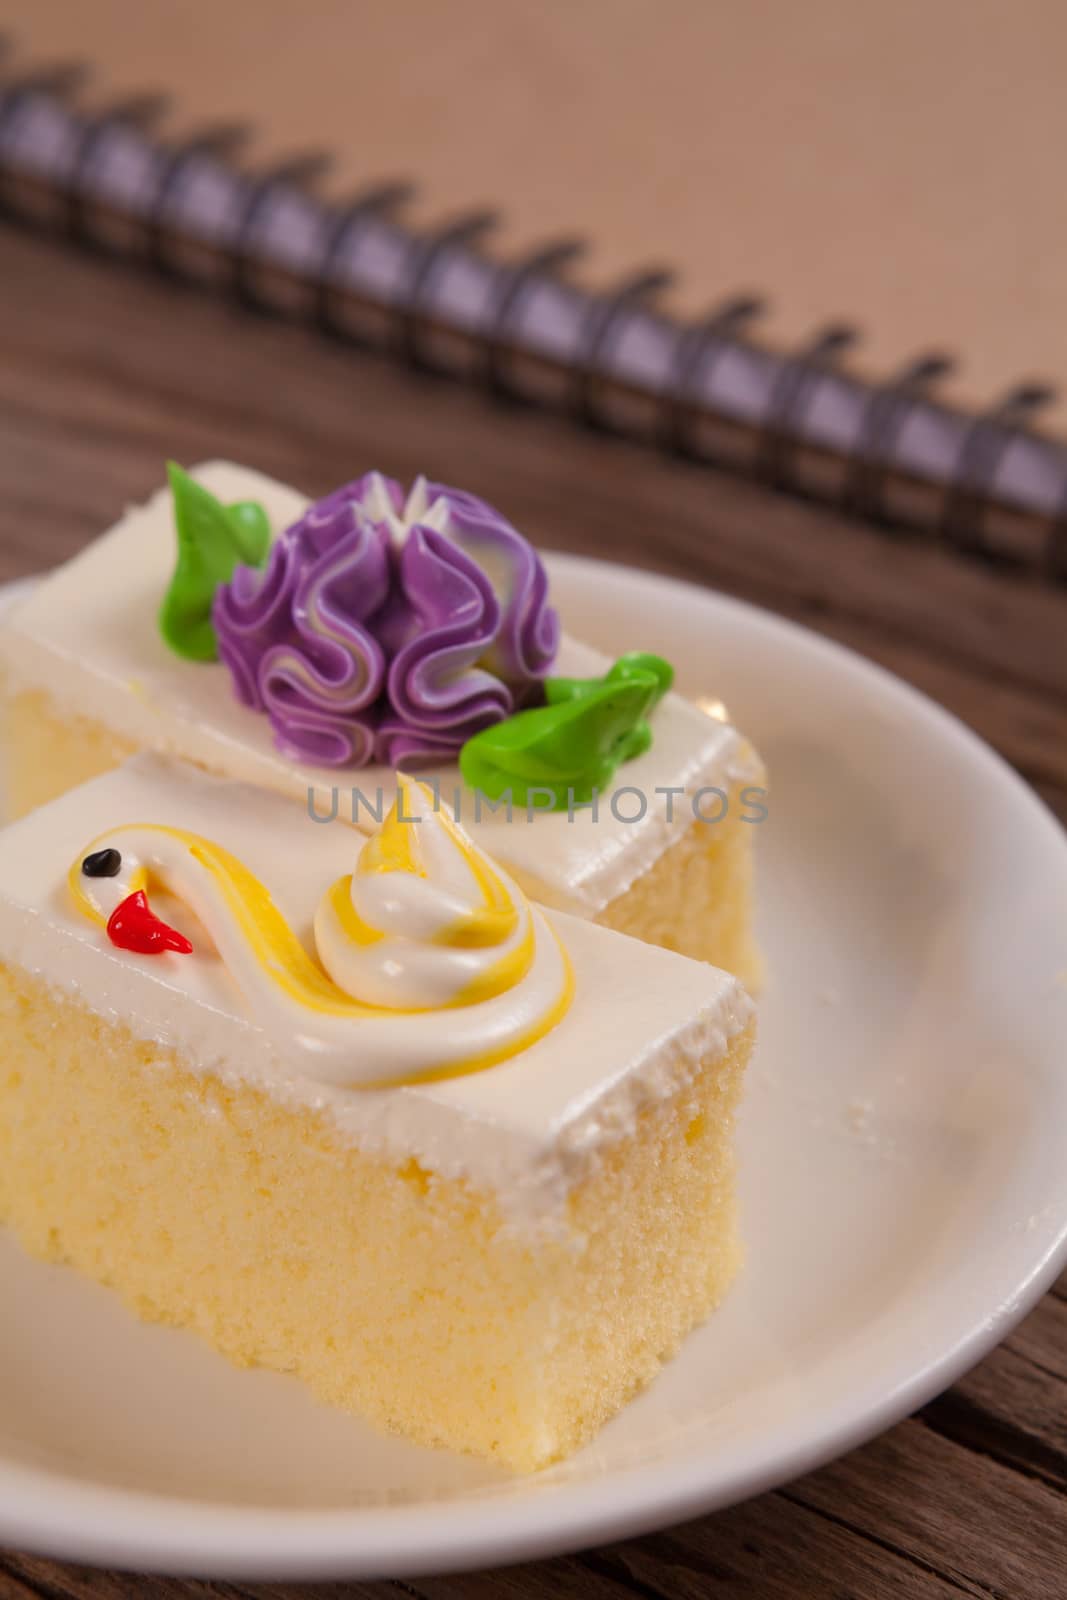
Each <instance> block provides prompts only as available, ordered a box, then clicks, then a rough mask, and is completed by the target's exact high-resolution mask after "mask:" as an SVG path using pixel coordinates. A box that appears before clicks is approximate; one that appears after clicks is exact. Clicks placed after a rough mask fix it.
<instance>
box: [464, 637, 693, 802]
mask: <svg viewBox="0 0 1067 1600" xmlns="http://www.w3.org/2000/svg"><path fill="white" fill-rule="evenodd" d="M673 682H674V669H673V668H672V667H671V666H670V665H669V663H668V662H666V661H664V660H663V658H662V656H653V655H647V654H645V653H643V652H641V651H637V650H635V651H631V652H630V654H628V655H625V656H620V657H619V659H618V661H616V662H615V664H614V666H613V667H612V668H611V669H610V670H609V671H608V672H607V673H605V675H604V677H602V678H546V680H545V701H546V704H545V705H543V706H537V707H536V708H535V709H533V710H531V711H519V712H517V713H516V715H515V716H513V717H509V718H508V719H507V720H506V721H505V722H498V723H496V724H494V726H493V727H491V728H483V730H482V732H481V733H476V734H475V735H474V737H473V738H471V739H468V740H467V742H466V744H465V745H464V746H463V749H462V750H461V751H460V755H459V769H460V772H461V773H462V774H463V781H464V782H465V783H466V784H467V786H468V787H469V788H471V789H475V790H477V791H478V792H480V793H481V794H484V795H485V796H486V797H487V798H488V799H490V800H500V799H502V798H503V797H504V796H505V795H506V794H507V793H508V792H509V791H510V794H511V798H512V800H514V801H516V802H518V803H519V804H521V805H526V804H528V803H530V801H531V796H532V799H533V801H534V803H535V804H539V803H541V802H542V800H543V799H544V798H546V797H547V795H548V794H551V796H552V804H551V807H549V806H547V805H545V806H544V809H546V810H548V809H551V810H553V811H564V810H566V809H567V807H568V805H569V804H570V805H589V804H590V803H591V801H592V798H593V791H594V789H596V790H603V789H604V788H606V787H607V785H608V784H609V783H610V781H611V779H612V778H613V777H614V774H615V769H616V768H617V767H618V766H619V765H620V763H622V762H623V761H631V760H632V759H633V758H634V756H639V755H642V754H643V753H644V752H645V751H646V750H647V749H649V747H650V746H651V744H652V728H651V726H650V725H649V722H648V717H649V716H650V715H651V713H652V711H653V710H654V709H655V707H656V706H657V705H658V704H659V702H660V700H661V699H662V698H663V696H664V695H665V694H666V692H667V690H668V689H669V688H670V686H671V684H672V683H673ZM533 791H538V792H537V793H536V794H533V793H532V792H533Z"/></svg>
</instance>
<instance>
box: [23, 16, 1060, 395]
mask: <svg viewBox="0 0 1067 1600" xmlns="http://www.w3.org/2000/svg"><path fill="white" fill-rule="evenodd" d="M4 23H5V26H6V27H8V28H9V29H10V31H11V33H12V34H13V35H14V36H16V37H17V39H18V43H19V46H20V50H19V55H20V59H23V58H25V59H28V60H30V61H31V62H32V61H33V60H49V61H52V60H55V59H57V58H59V57H63V58H70V57H75V58H77V57H83V58H85V59H87V60H89V61H91V62H92V64H93V66H94V69H95V76H94V81H93V94H94V95H99V96H100V97H101V98H107V97H108V96H110V95H112V94H114V93H132V92H142V91H143V90H145V89H146V88H160V89H164V90H167V91H169V92H170V94H171V95H172V96H173V102H174V115H173V118H172V119H171V121H172V125H173V126H174V127H175V128H177V129H180V128H182V127H184V126H193V125H196V124H199V123H202V122H203V121H204V120H207V119H215V118H219V117H223V118H229V117H234V118H237V119H245V120H248V121H249V122H250V123H251V124H253V126H254V127H255V129H256V130H257V132H256V140H255V146H254V149H255V153H256V155H257V156H262V158H263V159H265V160H266V159H269V158H270V157H272V156H278V155H282V154H289V153H291V152H292V150H293V149H294V148H298V149H299V148H306V147H307V146H308V145H311V144H313V145H315V146H323V147H325V148H326V149H328V150H329V151H330V152H331V154H332V155H333V157H334V167H333V170H332V173H331V175H330V178H329V182H328V187H329V188H330V189H334V190H336V191H337V192H338V193H343V192H345V191H347V190H352V189H355V188H357V187H358V186H359V185H360V184H362V183H364V182H368V181H371V180H375V181H377V180H379V179H381V178H382V176H383V175H389V174H397V175H402V176H405V177H411V178H414V179H415V180H416V181H417V182H418V184H419V189H420V198H419V201H418V204H417V206H416V210H415V216H416V220H425V221H427V222H433V221H436V220H439V219H440V218H441V217H443V216H446V215H448V214H450V213H451V212H453V211H459V210H461V209H464V208H468V207H470V206H475V205H479V204H490V205H493V206H497V207H502V208H503V210H504V218H505V221H504V227H503V229H502V230H501V232H500V234H499V235H498V240H497V243H498V247H499V248H500V249H501V250H503V251H504V252H510V251H516V252H517V251H519V250H520V249H522V248H526V247H528V246H530V245H532V244H534V243H536V242H538V241H542V240H544V239H545V238H549V237H553V236H555V235H557V234H571V233H578V234H581V235H583V236H585V237H586V238H589V239H591V240H592V241H593V246H594V247H593V249H592V251H591V252H590V254H589V256H588V258H587V264H586V266H585V268H583V271H587V272H589V273H591V274H593V275H595V277H596V279H597V281H598V282H600V283H604V282H610V280H611V279H612V278H613V277H614V276H615V275H616V274H619V275H621V274H622V273H624V272H626V271H628V270H631V269H632V268H633V267H634V266H635V265H642V264H646V263H648V262H650V261H654V262H657V263H664V264H667V265H670V266H672V267H674V268H675V269H676V270H677V273H678V283H677V286H676V288H675V289H674V290H672V295H673V298H674V302H675V305H676V308H677V309H679V310H680V311H683V312H685V313H687V314H697V313H699V312H701V311H702V310H704V309H705V308H706V307H707V306H708V305H709V304H711V303H713V302H714V301H715V300H717V299H718V298H720V297H721V296H722V295H724V294H727V293H732V292H735V291H737V290H738V289H739V288H752V289H755V290H757V291H759V292H762V293H766V294H767V295H768V296H769V298H770V301H771V313H770V316H769V317H768V319H767V321H766V322H765V323H764V325H763V330H762V331H763V332H764V334H765V335H766V337H767V338H768V340H769V341H771V342H776V343H781V344H784V345H786V346H788V345H790V344H794V343H795V342H796V341H797V340H799V339H802V338H803V337H805V336H806V335H807V334H809V333H810V332H811V330H812V328H813V327H815V326H816V325H818V324H820V323H822V322H825V321H827V320H829V319H840V318H844V319H846V320H855V321H857V322H858V323H860V324H861V325H862V327H863V329H864V333H865V342H864V345H863V347H862V349H861V350H860V351H859V352H858V355H857V357H856V359H857V361H858V362H859V363H860V364H861V366H863V367H866V368H867V369H869V370H871V371H872V372H878V373H884V372H885V371H886V370H887V369H890V368H892V367H893V366H895V365H897V364H899V363H900V362H901V361H903V360H904V359H905V358H906V357H907V356H909V355H910V354H912V353H913V352H914V351H916V350H919V349H927V348H930V347H931V346H935V347H937V348H943V349H948V350H950V351H952V352H955V353H957V354H958V355H960V356H961V358H962V364H961V367H960V369H959V371H958V373H957V374H956V375H955V376H954V377H953V379H952V380H951V385H950V388H949V391H948V393H949V396H950V398H954V399H957V400H959V401H961V402H963V403H966V404H968V405H971V406H981V405H984V404H986V403H988V402H989V401H991V400H992V399H994V398H995V397H996V396H997V395H998V394H999V393H1001V392H1002V391H1003V390H1004V389H1006V388H1007V387H1008V386H1009V385H1011V384H1012V383H1014V382H1016V381H1017V380H1018V379H1020V378H1021V377H1041V378H1046V379H1051V380H1053V381H1054V382H1057V383H1060V384H1063V385H1065V386H1067V273H1064V271H1063V262H1064V260H1067V210H1065V208H1064V207H1063V206H1062V205H1060V204H1058V200H1057V197H1058V195H1059V194H1060V192H1061V190H1062V181H1063V180H1062V152H1063V150H1064V149H1065V148H1067V97H1065V96H1064V94H1063V85H1062V63H1063V61H1064V60H1065V59H1067V10H1064V8H1063V7H1062V6H1059V5H1057V4H1055V3H1053V0H1017V3H1016V4H1014V5H1012V6H1006V5H1003V4H999V3H995V0H994V3H990V0H941V3H939V4H937V5H930V4H929V3H928V0H927V3H922V0H897V3H895V4H894V5H892V6H889V5H885V6H882V7H879V8H877V9H876V8H873V7H870V6H855V5H853V4H851V3H850V0H807V3H805V4H804V5H803V6H794V5H791V4H789V3H787V0H777V3H774V0H770V3H768V0H754V3H750V4H748V5H745V6H737V5H727V4H725V3H719V4H711V3H707V0H659V3H657V4H652V3H651V0H587V3H585V4H580V5H574V4H567V3H563V0H538V3H536V4H532V3H524V4H512V5H510V6H508V7H501V6H498V5H496V4H494V3H493V0H450V3H449V4H447V5H442V4H439V3H435V0H405V3H404V4H396V3H391V0H360V3H359V4H353V3H349V4H344V3H337V0H333V3H331V0H301V3H297V0H254V3H253V0H227V4H225V5H219V4H217V3H211V4H208V3H207V0H155V3H154V4H153V5H151V6H150V7H146V6H144V5H143V4H139V3H138V0H94V4H93V5H92V6H85V5H83V4H81V3H80V0H49V4H48V5H47V6H42V5H39V4H38V3H37V0H8V3H7V5H6V6H5V16H4ZM1046 420H1051V421H1052V422H1053V423H1054V424H1057V425H1062V424H1063V423H1064V421H1065V420H1067V410H1065V409H1064V408H1063V407H1062V405H1061V406H1060V407H1059V409H1058V410H1057V411H1055V412H1054V413H1053V412H1049V413H1048V414H1047V417H1046Z"/></svg>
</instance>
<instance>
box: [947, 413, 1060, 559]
mask: <svg viewBox="0 0 1067 1600" xmlns="http://www.w3.org/2000/svg"><path fill="white" fill-rule="evenodd" d="M1054 398H1055V391H1054V390H1053V389H1050V388H1049V387H1048V385H1047V384H1043V383H1021V384H1018V385H1016V387H1015V388H1013V389H1011V390H1009V392H1008V393H1007V394H1006V395H1004V397H1003V398H1002V399H1001V400H998V401H997V402H996V404H995V405H993V406H991V407H990V408H989V409H988V410H987V411H984V412H981V413H980V414H979V415H978V416H977V417H975V419H974V422H973V423H972V424H971V427H970V429H969V430H968V432H967V436H966V438H965V439H964V441H963V447H962V449H961V450H960V457H959V464H958V466H957V469H956V476H955V478H954V480H953V482H952V483H951V484H950V486H949V488H948V491H947V493H946V495H945V504H944V510H943V511H942V515H941V523H940V526H939V529H938V532H939V533H940V534H941V536H942V537H943V538H944V539H947V540H948V541H949V543H951V544H954V545H956V547H957V548H958V549H961V550H966V551H967V552H969V553H970V554H971V555H982V556H989V555H990V554H991V553H992V552H991V551H990V550H989V549H988V548H987V544H986V540H985V537H984V514H985V508H986V506H987V505H988V503H989V499H990V496H991V490H992V487H993V484H994V483H995V481H996V475H997V467H998V466H999V464H1000V462H1001V460H1002V458H1003V456H1004V453H1005V451H1006V450H1007V448H1008V446H1009V445H1010V443H1011V439H1012V435H1013V434H1014V433H1017V432H1018V431H1019V430H1020V429H1021V428H1023V427H1024V426H1025V425H1026V424H1027V423H1028V422H1029V420H1030V418H1031V417H1033V416H1034V414H1035V413H1036V412H1038V411H1040V410H1041V408H1042V407H1043V406H1047V405H1048V404H1050V402H1051V401H1052V400H1053V399H1054Z"/></svg>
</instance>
